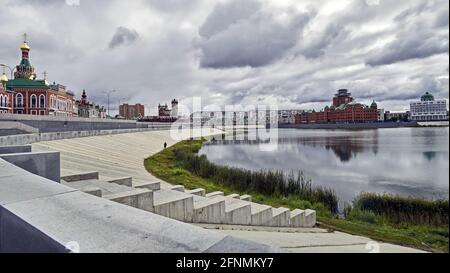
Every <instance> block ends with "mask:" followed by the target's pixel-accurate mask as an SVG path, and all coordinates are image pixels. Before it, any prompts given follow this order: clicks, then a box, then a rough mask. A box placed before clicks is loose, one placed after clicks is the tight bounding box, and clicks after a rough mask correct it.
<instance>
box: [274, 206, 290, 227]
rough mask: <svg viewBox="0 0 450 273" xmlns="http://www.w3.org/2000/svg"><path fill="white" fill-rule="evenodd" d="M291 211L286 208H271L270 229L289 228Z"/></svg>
mask: <svg viewBox="0 0 450 273" xmlns="http://www.w3.org/2000/svg"><path fill="white" fill-rule="evenodd" d="M290 216H291V211H290V210H289V209H288V208H272V220H271V221H270V223H269V226H271V227H289V225H290Z"/></svg>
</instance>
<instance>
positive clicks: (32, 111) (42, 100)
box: [5, 35, 76, 117]
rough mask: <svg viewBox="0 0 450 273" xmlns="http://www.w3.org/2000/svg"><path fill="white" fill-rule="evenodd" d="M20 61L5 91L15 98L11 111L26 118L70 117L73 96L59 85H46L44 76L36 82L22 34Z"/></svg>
mask: <svg viewBox="0 0 450 273" xmlns="http://www.w3.org/2000/svg"><path fill="white" fill-rule="evenodd" d="M20 51H21V53H22V58H21V61H20V63H19V64H18V65H17V66H16V67H15V68H14V79H9V80H8V81H7V82H6V86H5V87H6V89H7V90H10V91H11V92H12V93H13V94H14V96H13V98H12V100H11V102H12V112H13V113H15V114H28V115H54V116H66V117H71V116H74V115H76V114H75V113H74V104H75V100H74V94H73V93H72V92H70V91H68V90H66V87H65V86H64V85H61V84H57V83H55V82H53V84H50V83H48V82H47V73H45V74H44V75H45V76H44V78H43V79H38V78H37V74H36V72H35V68H34V66H32V65H31V61H30V51H31V48H30V46H29V45H28V41H27V36H26V35H24V41H23V44H22V45H21V46H20Z"/></svg>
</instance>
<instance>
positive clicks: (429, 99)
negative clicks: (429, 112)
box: [420, 92, 434, 101]
mask: <svg viewBox="0 0 450 273" xmlns="http://www.w3.org/2000/svg"><path fill="white" fill-rule="evenodd" d="M420 99H421V100H422V101H432V100H434V96H433V95H431V94H430V93H429V92H426V93H425V95H423V96H422V97H421V98H420Z"/></svg>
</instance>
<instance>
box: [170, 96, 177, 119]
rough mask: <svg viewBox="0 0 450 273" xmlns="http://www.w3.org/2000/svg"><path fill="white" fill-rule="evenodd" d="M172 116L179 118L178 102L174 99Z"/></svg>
mask: <svg viewBox="0 0 450 273" xmlns="http://www.w3.org/2000/svg"><path fill="white" fill-rule="evenodd" d="M171 116H172V117H173V118H178V100H176V99H174V100H173V101H172V113H171Z"/></svg>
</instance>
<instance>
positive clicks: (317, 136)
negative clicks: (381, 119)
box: [200, 127, 449, 201]
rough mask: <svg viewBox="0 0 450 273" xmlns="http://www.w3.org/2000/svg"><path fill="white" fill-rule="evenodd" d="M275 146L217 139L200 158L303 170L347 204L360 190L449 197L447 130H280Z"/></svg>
mask: <svg viewBox="0 0 450 273" xmlns="http://www.w3.org/2000/svg"><path fill="white" fill-rule="evenodd" d="M274 143H275V144H276V145H273V143H272V144H270V143H266V142H261V141H240V140H229V141H216V143H214V144H208V145H204V146H203V147H202V149H201V150H200V154H205V155H206V156H207V157H208V159H209V160H211V161H212V162H215V163H217V164H220V165H229V166H235V167H242V168H246V169H251V170H260V169H273V170H275V169H278V170H284V171H286V172H291V171H294V172H296V173H297V172H298V171H303V172H304V174H305V175H306V176H308V177H310V178H312V183H313V185H320V186H326V187H329V188H332V189H334V190H335V191H336V193H337V195H338V197H339V199H340V200H341V201H351V200H353V198H354V197H355V196H356V195H357V194H358V193H360V192H363V191H366V192H379V193H382V192H386V193H393V194H400V195H404V196H418V197H425V198H448V195H449V191H448V189H449V149H448V147H449V128H448V127H447V128H395V129H377V130H301V129H280V130H279V131H278V137H277V138H276V141H275V142H274ZM266 145H267V147H265V146H266ZM269 146H270V147H269Z"/></svg>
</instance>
